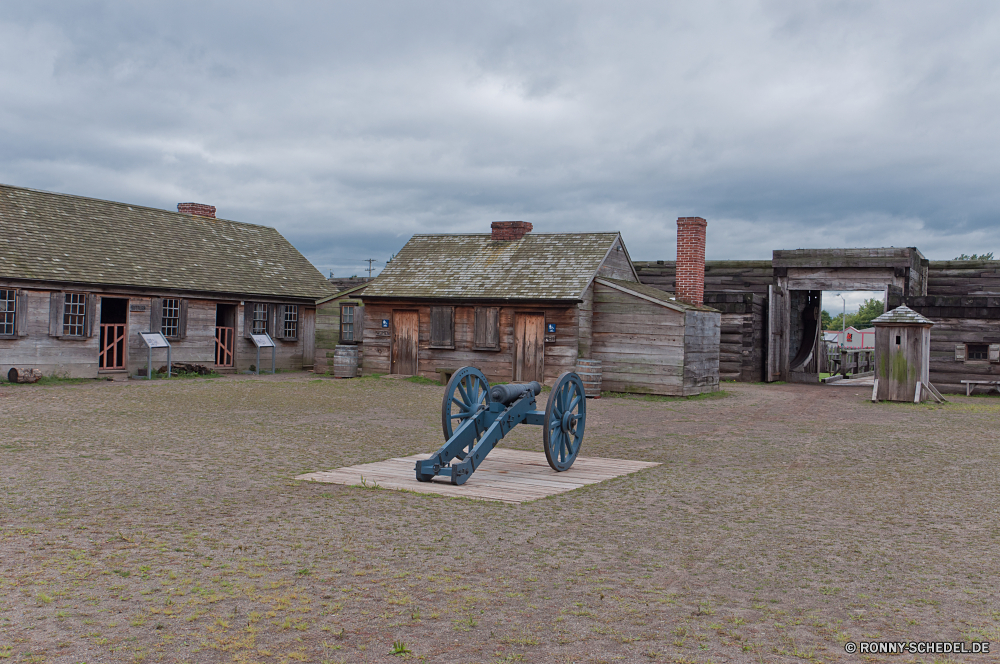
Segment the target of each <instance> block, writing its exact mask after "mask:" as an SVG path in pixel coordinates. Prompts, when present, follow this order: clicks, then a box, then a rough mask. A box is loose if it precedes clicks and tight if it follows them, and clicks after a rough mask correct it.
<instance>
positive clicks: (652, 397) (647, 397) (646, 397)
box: [601, 390, 729, 403]
mask: <svg viewBox="0 0 1000 664" xmlns="http://www.w3.org/2000/svg"><path fill="white" fill-rule="evenodd" d="M728 396H729V392H726V391H725V390H716V391H715V392H705V393H704V394H693V395H691V396H689V397H671V396H666V395H662V394H629V393H627V392H601V398H605V397H607V398H609V399H632V400H635V401H655V402H658V403H670V402H673V401H705V400H707V399H724V398H726V397H728Z"/></svg>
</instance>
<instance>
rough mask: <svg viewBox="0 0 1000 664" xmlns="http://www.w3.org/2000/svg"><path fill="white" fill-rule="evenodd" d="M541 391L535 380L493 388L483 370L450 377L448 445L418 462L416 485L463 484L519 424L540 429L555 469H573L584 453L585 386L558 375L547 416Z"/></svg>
mask: <svg viewBox="0 0 1000 664" xmlns="http://www.w3.org/2000/svg"><path fill="white" fill-rule="evenodd" d="M541 391H542V386H541V385H539V384H538V382H537V381H533V382H531V383H511V384H508V385H494V386H493V387H492V388H490V384H489V382H488V381H487V380H486V377H485V376H484V375H483V373H482V372H481V371H479V369H476V368H475V367H462V368H461V369H459V370H458V371H456V372H455V373H454V375H452V377H451V380H450V381H448V386H447V387H446V388H445V392H444V400H443V401H442V403H441V427H442V429H443V432H444V439H445V444H444V445H443V446H442V447H441V449H439V450H438V451H437V452H435V453H434V454H433V455H431V458H430V459H426V460H422V461H417V465H416V473H417V480H419V481H421V482H430V481H431V479H433V478H434V477H435V476H438V475H440V476H442V477H449V478H451V483H452V484H465V483H466V482H467V481H468V480H469V477H470V476H471V475H472V473H474V472H475V471H476V468H478V467H479V466H480V464H482V462H483V461H484V460H485V459H486V455H488V454H489V453H490V451H491V450H493V448H494V447H496V446H497V445H498V444H499V443H500V441H501V440H502V439H503V437H504V436H506V435H507V434H508V433H509V432H510V431H511V430H512V429H513V428H514V427H515V426H517V425H518V424H521V423H525V424H537V425H540V426H541V427H542V446H543V447H544V448H545V458H546V459H547V460H548V462H549V465H550V466H552V469H553V470H556V471H559V472H562V471H565V470H569V468H570V466H572V465H573V461H575V460H576V455H577V454H578V453H579V451H580V443H582V442H583V430H584V425H585V424H586V420H587V399H586V396H585V395H584V391H583V381H581V380H580V377H579V376H577V375H576V374H575V373H573V372H570V371H567V372H566V373H564V374H562V375H561V376H559V379H558V380H557V381H556V384H555V386H553V388H552V392H551V394H549V402H548V404H547V405H546V407H545V410H544V411H541V410H536V404H535V397H536V396H537V395H538V394H539V393H540V392H541Z"/></svg>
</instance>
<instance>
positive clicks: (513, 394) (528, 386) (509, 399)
mask: <svg viewBox="0 0 1000 664" xmlns="http://www.w3.org/2000/svg"><path fill="white" fill-rule="evenodd" d="M529 390H530V391H531V393H532V394H534V395H535V396H538V394H539V393H540V392H541V391H542V386H541V385H539V383H538V381H537V380H533V381H531V382H530V383H508V384H507V385H494V386H493V387H491V388H490V401H498V402H500V403H502V404H503V405H505V406H509V405H511V404H512V403H514V402H515V401H517V400H518V399H520V398H521V397H522V396H524V395H525V394H526V393H527V392H528V391H529Z"/></svg>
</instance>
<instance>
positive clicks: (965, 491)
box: [0, 374, 1000, 664]
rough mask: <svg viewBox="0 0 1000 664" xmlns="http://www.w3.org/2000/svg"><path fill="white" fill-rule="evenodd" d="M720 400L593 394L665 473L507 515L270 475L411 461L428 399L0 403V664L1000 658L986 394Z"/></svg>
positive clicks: (611, 431) (996, 432)
mask: <svg viewBox="0 0 1000 664" xmlns="http://www.w3.org/2000/svg"><path fill="white" fill-rule="evenodd" d="M723 389H724V390H725V392H724V393H723V394H722V395H721V396H717V397H714V398H707V399H692V400H653V399H639V398H623V397H617V398H615V397H605V398H603V399H600V400H596V401H590V402H589V403H588V420H587V429H586V436H585V439H584V442H583V449H582V452H581V455H583V456H587V457H613V458H619V459H633V460H640V461H656V462H660V463H661V464H662V465H659V466H656V467H653V468H650V469H647V470H643V471H641V472H639V473H636V474H633V475H628V476H625V477H621V478H617V479H613V480H609V481H606V482H602V483H600V484H595V485H591V486H587V487H585V488H582V489H579V490H575V491H571V492H569V493H565V494H560V495H556V496H553V497H550V498H546V499H542V500H538V501H534V502H528V503H524V504H521V505H510V504H504V503H497V502H481V501H472V500H466V499H454V498H442V497H438V496H428V495H421V494H415V493H407V492H400V491H390V490H386V489H379V488H367V489H366V488H352V487H344V486H338V485H323V484H317V483H306V482H299V481H295V480H293V479H292V478H293V477H295V476H296V475H299V474H302V473H307V472H311V471H317V470H327V469H332V468H337V467H340V466H348V465H353V464H360V463H366V462H371V461H378V460H382V459H386V458H390V457H396V456H407V455H411V454H416V453H419V452H430V451H433V450H434V449H436V448H437V447H438V446H440V444H441V443H442V442H443V441H442V438H441V426H440V408H441V395H442V391H443V388H441V387H438V386H433V385H425V384H417V383H413V382H407V381H401V380H388V379H385V378H381V379H379V378H363V379H356V380H339V381H337V380H332V379H328V378H316V377H314V376H312V374H285V375H279V376H275V377H260V378H255V377H246V376H240V377H226V378H218V379H197V380H176V381H152V382H150V383H147V382H143V381H131V382H128V383H103V382H102V383H98V382H96V381H95V382H93V383H88V384H78V385H48V386H42V385H7V384H4V385H2V386H0V432H2V435H0V501H2V502H0V661H10V662H67V663H78V662H87V663H89V664H94V663H96V662H138V661H142V662H192V663H195V662H265V663H271V662H274V663H283V662H316V663H322V662H396V661H403V660H412V661H428V662H463V663H464V662H481V663H487V662H515V661H524V662H616V661H622V662H678V663H685V662H698V663H707V662H717V663H719V662H747V663H751V662H752V663H758V664H760V663H769V662H831V661H836V662H862V661H889V662H911V661H912V662H928V663H930V662H958V661H961V662H992V661H998V660H1000V655H998V654H997V653H1000V596H998V595H1000V594H998V591H997V586H998V579H1000V520H998V509H1000V482H998V477H1000V474H998V470H1000V429H998V426H997V423H998V421H1000V398H996V397H972V398H967V397H964V396H949V399H950V402H949V403H947V404H944V405H941V406H938V405H928V404H924V405H913V404H872V403H871V402H870V401H869V400H868V398H869V397H870V391H867V390H860V389H852V388H842V387H828V386H818V385H817V386H806V385H748V384H735V383H725V384H724V385H723ZM869 389H870V388H869ZM545 397H546V394H544V393H543V395H542V396H541V397H540V398H539V404H540V406H541V405H543V404H544V400H545ZM504 445H506V446H508V447H510V448H513V449H522V450H531V451H541V449H542V448H541V431H540V428H539V427H531V426H521V427H518V429H517V430H516V431H515V432H514V434H513V436H511V437H508V439H507V442H505V443H504ZM487 463H488V461H487ZM570 472H572V471H570ZM868 641H913V642H924V641H961V642H964V643H965V644H966V646H968V645H969V644H971V643H972V642H974V641H979V642H990V643H991V652H990V654H977V655H973V654H969V655H941V654H939V655H920V654H917V655H914V654H904V655H902V656H899V655H870V654H862V653H856V654H848V653H847V652H846V651H845V644H848V643H858V642H868ZM848 647H849V646H848ZM393 652H395V653H397V654H395V655H394V654H391V653H393Z"/></svg>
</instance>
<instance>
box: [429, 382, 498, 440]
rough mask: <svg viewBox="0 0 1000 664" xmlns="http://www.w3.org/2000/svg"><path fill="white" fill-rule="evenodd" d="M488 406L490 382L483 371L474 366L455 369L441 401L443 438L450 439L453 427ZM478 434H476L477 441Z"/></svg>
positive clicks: (455, 427)
mask: <svg viewBox="0 0 1000 664" xmlns="http://www.w3.org/2000/svg"><path fill="white" fill-rule="evenodd" d="M489 406H490V383H489V381H488V380H486V376H484V375H483V372H482V371H480V370H479V369H477V368H475V367H462V368H461V369H459V370H458V371H456V372H455V373H454V374H453V375H452V377H451V380H449V381H448V387H446V388H445V389H444V400H443V401H442V402H441V428H442V429H444V439H445V440H446V441H447V440H450V439H451V437H452V434H454V433H455V429H457V428H458V427H460V426H461V425H462V423H463V422H464V421H465V420H467V419H469V418H470V417H475V416H476V414H478V413H479V411H480V410H484V409H486V408H489ZM479 438H480V436H476V441H477V442H478V440H479Z"/></svg>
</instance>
